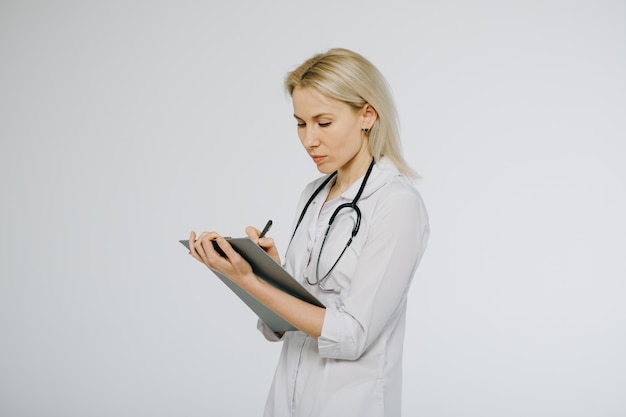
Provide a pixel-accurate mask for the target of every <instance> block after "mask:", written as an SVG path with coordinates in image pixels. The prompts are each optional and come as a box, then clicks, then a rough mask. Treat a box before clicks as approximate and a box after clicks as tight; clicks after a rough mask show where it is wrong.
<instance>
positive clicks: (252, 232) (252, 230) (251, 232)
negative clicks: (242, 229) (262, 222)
mask: <svg viewBox="0 0 626 417" xmlns="http://www.w3.org/2000/svg"><path fill="white" fill-rule="evenodd" d="M260 234H261V231H260V230H259V229H257V228H256V227H253V226H248V227H246V235H248V237H249V238H250V239H252V241H253V242H254V243H257V242H258V240H259V235H260Z"/></svg>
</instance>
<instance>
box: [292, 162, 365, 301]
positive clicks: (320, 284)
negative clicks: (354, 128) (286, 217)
mask: <svg viewBox="0 0 626 417" xmlns="http://www.w3.org/2000/svg"><path fill="white" fill-rule="evenodd" d="M372 168H374V159H373V158H372V162H371V163H370V166H369V168H368V169H367V172H366V173H365V176H364V177H363V182H362V183H361V186H360V187H359V191H358V192H357V193H356V196H355V197H354V199H353V200H352V201H351V202H349V203H344V204H341V205H339V206H338V207H337V208H336V209H335V211H334V212H333V214H332V215H331V216H330V220H328V226H327V227H326V231H325V232H324V239H323V240H322V246H321V247H320V252H319V254H318V256H317V262H316V264H315V281H310V280H309V277H308V276H305V279H306V282H307V284H309V285H317V286H318V287H319V288H320V289H321V290H322V291H324V292H334V293H337V294H339V292H341V289H340V288H325V287H324V281H326V279H327V278H328V277H329V276H330V274H331V273H332V272H333V270H334V269H335V266H337V264H338V263H339V260H340V259H341V257H342V256H343V254H344V253H345V252H346V250H348V247H349V246H350V244H351V243H352V240H353V239H354V237H355V236H356V234H357V233H358V232H359V227H360V226H361V210H360V209H359V206H357V204H356V203H357V202H358V201H359V199H360V198H361V194H363V190H364V189H365V184H366V183H367V180H368V178H369V176H370V174H371V173H372ZM336 175H337V171H335V172H333V173H332V174H330V175H329V176H328V178H326V179H325V180H324V182H322V184H320V186H319V187H317V189H316V190H315V191H314V192H313V194H312V195H311V197H310V198H309V200H308V201H307V203H306V204H305V205H304V208H303V209H302V213H300V218H299V219H298V222H297V223H296V227H295V229H294V230H293V235H291V240H290V241H289V245H288V246H287V250H289V247H290V246H291V241H293V238H294V236H295V235H296V232H297V231H298V226H300V223H302V219H304V215H305V214H306V211H307V209H308V208H309V206H310V205H311V203H312V202H313V200H314V199H315V197H317V195H318V194H319V193H320V192H321V191H322V190H323V189H324V187H326V185H327V184H328V183H329V182H330V180H331V179H333V178H334V177H335V176H336ZM344 209H351V210H354V212H355V213H356V221H355V222H354V226H353V228H352V233H351V235H350V239H349V240H348V243H346V246H344V248H343V250H342V251H341V253H340V254H339V257H338V258H337V260H336V261H335V262H334V263H333V265H332V266H331V267H330V270H329V271H328V272H327V273H325V274H324V276H322V277H321V278H320V277H319V266H320V259H322V251H323V250H324V245H325V244H326V238H327V237H328V232H329V231H330V228H331V226H332V224H333V222H334V221H335V218H336V217H337V215H338V214H339V212H340V211H341V210H344Z"/></svg>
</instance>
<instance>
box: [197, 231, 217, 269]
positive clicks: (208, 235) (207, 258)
mask: <svg viewBox="0 0 626 417" xmlns="http://www.w3.org/2000/svg"><path fill="white" fill-rule="evenodd" d="M218 237H221V236H220V235H219V234H217V233H215V232H204V233H202V235H200V238H199V239H198V243H199V245H198V253H199V254H200V257H201V258H202V261H203V262H204V263H205V264H206V265H207V266H209V267H210V266H211V265H212V264H214V263H215V261H216V260H217V259H219V258H221V255H220V254H219V253H217V251H216V250H215V248H214V246H213V241H214V240H215V239H217V238H218Z"/></svg>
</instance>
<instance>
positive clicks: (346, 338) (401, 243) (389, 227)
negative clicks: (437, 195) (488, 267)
mask: <svg viewBox="0 0 626 417" xmlns="http://www.w3.org/2000/svg"><path fill="white" fill-rule="evenodd" d="M323 180H324V177H322V178H319V179H318V180H316V181H314V182H312V183H310V184H309V185H308V186H307V187H306V188H305V190H304V192H303V194H302V196H301V198H300V203H299V209H298V217H299V215H300V212H301V211H302V209H303V207H304V204H305V203H306V201H307V200H308V199H309V198H310V196H311V195H312V194H313V192H314V190H315V189H317V187H318V186H319V185H320V184H321V182H322V181H323ZM361 182H362V179H361V180H359V181H357V182H356V183H355V184H353V185H352V186H351V187H350V188H349V189H348V190H346V191H345V192H344V193H343V194H342V195H341V196H340V197H339V198H340V199H342V201H341V202H342V203H344V202H346V203H347V202H350V201H352V199H353V198H354V197H355V195H356V193H357V191H358V189H359V187H360V185H361ZM332 183H333V180H331V181H330V183H329V184H327V186H326V188H325V189H324V190H323V191H322V192H320V193H319V194H318V195H317V197H316V198H315V200H314V201H313V202H312V203H311V205H310V206H309V209H308V210H307V213H306V215H305V216H304V218H303V220H302V223H301V224H300V227H299V228H298V230H297V232H296V234H295V236H294V238H293V241H292V242H291V245H290V247H289V249H288V251H287V254H286V258H285V265H284V266H285V268H286V269H287V271H289V273H291V274H292V275H293V276H294V277H296V279H298V280H299V281H300V282H301V283H302V284H303V285H304V286H305V288H307V289H308V290H309V291H310V292H311V293H312V294H313V295H315V296H316V297H317V298H318V299H319V300H320V301H321V302H322V303H324V305H325V306H326V315H325V319H324V325H323V328H322V335H321V336H320V337H319V338H318V340H315V339H313V338H311V337H309V336H307V335H306V334H304V333H302V332H299V331H293V332H287V333H285V335H284V336H283V337H282V339H279V338H278V337H276V335H275V334H274V333H273V332H272V331H271V330H270V329H269V328H268V327H267V326H265V325H264V323H262V322H259V329H260V330H261V331H262V332H263V334H264V335H265V337H266V338H267V339H268V340H282V341H283V348H282V352H281V355H280V359H279V362H278V366H277V369H276V373H275V375H274V380H273V383H272V386H271V389H270V392H269V396H268V399H267V403H266V408H265V416H267V417H269V416H271V417H287V416H290V417H324V416H332V417H335V416H341V417H351V416H355V417H356V416H358V417H368V416H371V417H374V416H376V417H383V416H385V417H390V416H399V415H400V413H401V394H402V349H403V344H404V330H405V316H406V302H407V292H408V290H409V285H410V283H411V280H412V278H413V274H414V273H415V270H416V268H417V266H418V264H419V261H420V259H421V257H422V254H423V253H424V250H425V248H426V243H427V240H428V236H429V232H430V229H429V224H428V215H427V212H426V209H425V207H424V204H423V202H422V199H421V197H420V195H419V193H418V192H417V190H416V189H415V188H414V187H413V186H412V185H411V184H410V183H408V182H407V181H406V180H404V179H403V177H401V176H400V173H399V172H398V170H397V168H396V167H395V166H394V165H393V164H392V163H391V162H390V161H389V160H387V159H385V158H382V159H381V160H380V161H379V162H377V163H376V165H374V168H373V170H372V173H371V176H370V178H369V179H368V181H367V184H366V186H365V189H364V192H363V194H362V196H361V198H360V200H359V202H358V203H357V205H358V206H359V208H360V210H361V225H360V229H359V232H358V234H357V235H356V237H355V238H354V241H353V242H352V244H351V246H350V247H349V248H348V250H347V251H346V253H345V254H344V255H343V257H342V258H341V260H340V262H339V263H338V264H337V266H336V268H335V269H334V271H333V273H332V274H331V275H330V276H329V278H328V279H327V280H326V281H325V282H324V286H325V287H326V288H341V291H340V292H339V293H338V294H337V293H328V292H323V291H322V290H321V289H320V288H319V287H318V286H317V285H309V284H307V283H306V281H305V278H304V277H305V275H306V274H308V277H309V280H310V281H311V282H314V281H315V279H316V276H315V267H316V264H317V258H318V255H319V248H320V245H321V241H322V239H323V235H322V237H319V238H318V239H317V241H316V239H315V235H316V230H317V228H318V224H317V223H318V216H319V214H320V209H321V208H322V206H323V205H324V200H325V199H326V196H327V195H328V192H329V190H330V187H331V185H332ZM329 215H330V214H329V213H327V216H329ZM355 217H356V216H355V213H354V211H353V210H345V211H342V212H341V214H340V215H338V216H337V218H336V219H335V222H334V225H333V229H331V232H330V233H329V237H328V240H327V242H326V244H325V246H324V250H323V254H322V258H321V261H320V274H319V276H320V277H321V276H323V275H324V274H325V273H326V271H328V270H329V269H330V266H331V265H332V263H334V261H335V260H336V259H337V256H338V255H339V253H340V252H341V250H342V249H343V248H344V246H345V244H346V242H347V240H348V238H349V236H350V232H351V230H352V227H353V225H354V221H355ZM321 221H323V222H324V225H323V227H322V229H324V230H325V229H326V225H327V223H328V218H327V217H326V218H323V219H322V220H321ZM309 257H311V262H309Z"/></svg>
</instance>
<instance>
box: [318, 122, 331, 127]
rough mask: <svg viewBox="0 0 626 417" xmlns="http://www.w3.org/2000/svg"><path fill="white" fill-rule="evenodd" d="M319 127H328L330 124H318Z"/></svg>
mask: <svg viewBox="0 0 626 417" xmlns="http://www.w3.org/2000/svg"><path fill="white" fill-rule="evenodd" d="M319 125H320V127H328V126H330V122H326V123H320V124H319Z"/></svg>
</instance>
